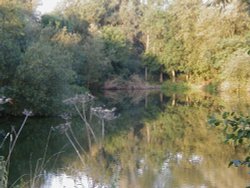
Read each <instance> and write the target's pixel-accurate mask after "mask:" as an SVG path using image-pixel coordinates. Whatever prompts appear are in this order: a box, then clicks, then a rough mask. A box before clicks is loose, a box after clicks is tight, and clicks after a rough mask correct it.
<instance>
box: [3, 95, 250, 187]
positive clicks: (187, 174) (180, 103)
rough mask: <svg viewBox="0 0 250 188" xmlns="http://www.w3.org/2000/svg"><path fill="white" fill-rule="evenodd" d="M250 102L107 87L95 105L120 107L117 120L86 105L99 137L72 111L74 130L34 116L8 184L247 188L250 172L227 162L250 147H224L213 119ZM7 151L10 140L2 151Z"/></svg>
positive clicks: (6, 124)
mask: <svg viewBox="0 0 250 188" xmlns="http://www.w3.org/2000/svg"><path fill="white" fill-rule="evenodd" d="M248 100H249V97H239V96H235V97H233V96H228V95H223V96H216V97H215V96H210V95H207V94H190V95H177V94H176V95H170V96H167V95H163V94H160V93H158V92H156V93H147V92H145V91H144V92H143V91H140V92H127V93H126V92H124V91H122V92H106V93H104V95H98V96H97V100H96V101H95V102H94V103H93V104H91V105H92V106H93V107H96V106H104V105H105V108H108V109H111V108H113V107H116V110H115V114H114V115H115V116H116V118H115V119H112V120H105V119H102V118H100V117H97V116H95V115H91V114H90V113H89V110H88V108H85V112H86V117H87V121H88V122H89V124H90V126H91V127H92V129H93V132H94V135H95V138H94V136H93V135H92V134H91V132H90V131H88V132H87V131H86V128H85V124H84V123H83V121H82V120H81V119H80V117H79V116H78V115H77V114H75V115H74V111H75V110H74V109H73V108H72V114H73V117H72V119H71V120H70V122H71V129H68V130H67V132H63V131H62V130H61V129H60V127H58V125H60V124H62V123H64V120H62V119H61V118H35V117H31V118H30V119H28V122H27V124H26V126H25V128H24V130H23V132H22V134H21V137H20V138H19V140H18V143H17V145H16V147H15V150H14V153H13V155H12V158H11V164H10V173H9V182H10V183H9V184H10V186H11V185H12V186H17V187H32V186H33V187H35V188H39V187H41V188H62V187H65V188H83V187H84V188H85V187H86V188H94V187H98V188H99V187H101V188H104V187H121V188H224V187H225V188H229V187H230V188H240V187H246V186H248V185H250V175H249V174H248V171H250V170H249V169H246V168H235V167H230V168H228V163H229V161H230V160H231V159H243V158H244V157H245V155H246V153H247V151H245V150H244V148H236V149H235V148H234V147H233V146H231V145H229V144H225V143H224V142H223V141H224V139H225V138H224V135H223V134H222V131H221V130H220V129H218V128H212V127H210V126H209V125H207V123H206V121H207V117H208V115H210V114H213V113H217V112H219V111H221V110H229V111H231V110H233V111H238V112H242V113H249V109H250V107H249V104H250V101H248ZM79 108H80V107H79ZM81 112H82V111H81ZM21 122H22V119H20V118H16V119H13V118H3V117H2V118H1V122H0V123H1V129H2V130H4V131H5V132H8V131H9V130H10V128H11V127H12V126H14V127H18V126H20V124H21ZM51 127H53V128H51ZM88 133H89V134H88ZM7 150H8V145H7V144H5V146H4V148H2V149H1V150H0V151H1V155H6V152H7ZM77 151H79V153H80V154H79V155H77Z"/></svg>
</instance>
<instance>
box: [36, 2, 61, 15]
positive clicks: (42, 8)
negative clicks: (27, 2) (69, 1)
mask: <svg viewBox="0 0 250 188" xmlns="http://www.w3.org/2000/svg"><path fill="white" fill-rule="evenodd" d="M60 1H61V0H41V3H40V4H41V5H39V6H38V7H37V11H39V12H41V14H44V13H48V12H51V11H53V10H54V9H55V8H56V5H57V3H58V2H60Z"/></svg>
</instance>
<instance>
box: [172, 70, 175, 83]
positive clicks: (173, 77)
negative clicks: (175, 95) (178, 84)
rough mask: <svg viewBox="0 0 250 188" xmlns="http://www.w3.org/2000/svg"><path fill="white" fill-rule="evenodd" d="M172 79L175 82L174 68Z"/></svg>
mask: <svg viewBox="0 0 250 188" xmlns="http://www.w3.org/2000/svg"><path fill="white" fill-rule="evenodd" d="M172 79H173V80H172V81H173V82H175V70H172Z"/></svg>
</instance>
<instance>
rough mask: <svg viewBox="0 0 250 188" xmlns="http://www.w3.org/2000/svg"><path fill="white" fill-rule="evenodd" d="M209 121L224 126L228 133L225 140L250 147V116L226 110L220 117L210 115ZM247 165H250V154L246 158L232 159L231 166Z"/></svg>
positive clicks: (225, 131) (213, 124)
mask: <svg viewBox="0 0 250 188" xmlns="http://www.w3.org/2000/svg"><path fill="white" fill-rule="evenodd" d="M208 123H209V124H210V125H212V126H223V127H224V133H225V135H226V140H225V142H233V144H234V145H235V146H237V145H245V144H247V145H248V148H250V143H249V139H250V118H249V116H244V115H240V114H236V113H234V112H232V113H230V112H224V113H223V114H222V115H221V116H220V117H214V116H212V117H210V118H209V121H208ZM231 165H235V166H240V165H246V166H248V167H250V156H247V157H246V158H245V159H244V160H242V161H241V160H232V161H231V162H230V163H229V166H231Z"/></svg>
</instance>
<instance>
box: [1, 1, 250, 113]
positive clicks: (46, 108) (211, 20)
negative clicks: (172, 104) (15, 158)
mask: <svg viewBox="0 0 250 188" xmlns="http://www.w3.org/2000/svg"><path fill="white" fill-rule="evenodd" d="M38 2H39V1H35V0H33V1H30V0H29V1H28V0H22V1H20V0H11V1H10V0H0V88H1V90H0V94H2V95H11V97H15V98H19V99H22V101H25V105H26V106H29V107H31V108H33V111H35V112H39V113H40V114H50V113H51V112H53V111H54V110H53V109H54V108H55V107H58V105H59V103H61V101H62V99H64V98H65V97H66V96H69V95H71V94H72V93H76V92H79V91H82V90H83V88H86V89H88V88H90V87H101V86H102V85H103V84H104V82H105V81H107V80H112V79H116V78H117V77H119V78H121V79H124V80H126V79H129V78H130V76H132V75H134V74H137V75H141V77H142V78H145V79H147V80H149V81H150V80H156V79H157V80H159V79H160V81H162V80H163V79H164V78H172V79H173V81H175V80H177V81H178V80H182V81H184V80H186V81H188V82H193V83H203V82H204V83H210V82H212V83H218V84H219V86H220V89H221V90H226V89H233V90H238V89H239V88H247V89H249V90H250V66H249V65H250V56H249V52H250V51H249V50H250V17H249V10H250V9H249V7H248V6H249V4H248V3H247V1H243V0H242V1H240V0H238V1H236V0H232V1H230V0H228V1H224V0H220V1H219V0H215V1H201V0H174V1H169V2H168V1H166V0H157V1H155V0H147V1H143V0H65V1H63V2H62V3H61V5H60V6H59V8H58V9H57V10H56V11H55V12H53V13H51V14H48V15H42V16H39V15H37V12H36V11H35V10H36V7H37V3H38ZM20 105H21V104H20ZM22 105H24V104H22Z"/></svg>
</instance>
